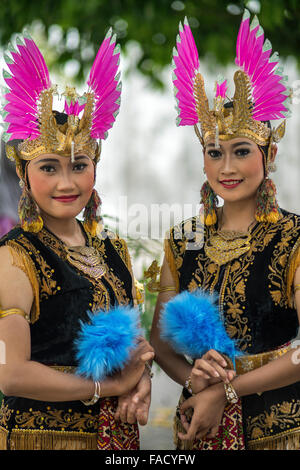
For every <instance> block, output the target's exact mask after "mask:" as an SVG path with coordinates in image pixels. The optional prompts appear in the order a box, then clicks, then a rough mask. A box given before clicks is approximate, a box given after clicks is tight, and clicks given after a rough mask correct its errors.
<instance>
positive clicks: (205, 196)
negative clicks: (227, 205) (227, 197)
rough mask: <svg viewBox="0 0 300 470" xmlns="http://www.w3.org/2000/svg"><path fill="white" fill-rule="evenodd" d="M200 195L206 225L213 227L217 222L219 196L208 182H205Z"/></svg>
mask: <svg viewBox="0 0 300 470" xmlns="http://www.w3.org/2000/svg"><path fill="white" fill-rule="evenodd" d="M200 194H201V201H200V204H203V205H204V223H205V225H213V224H215V223H216V222H217V213H216V209H217V203H218V199H217V195H216V193H215V192H214V191H213V190H212V188H211V186H210V184H209V182H208V181H205V183H204V184H203V186H202V188H201V191H200Z"/></svg>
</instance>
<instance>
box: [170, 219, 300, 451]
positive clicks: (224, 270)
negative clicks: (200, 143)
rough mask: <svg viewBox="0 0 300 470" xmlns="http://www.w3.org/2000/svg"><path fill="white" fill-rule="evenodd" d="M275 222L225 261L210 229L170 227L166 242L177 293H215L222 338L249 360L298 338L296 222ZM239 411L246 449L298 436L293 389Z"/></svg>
mask: <svg viewBox="0 0 300 470" xmlns="http://www.w3.org/2000/svg"><path fill="white" fill-rule="evenodd" d="M282 214H283V217H282V218H281V219H280V220H279V221H278V223H276V224H273V223H262V222H257V223H256V224H255V226H253V227H252V229H251V231H250V233H249V236H248V239H246V240H245V242H244V244H239V245H238V246H236V248H235V247H234V243H235V240H234V239H233V241H232V242H231V243H232V248H233V250H232V252H233V256H231V259H230V260H227V261H226V252H225V247H226V237H225V238H224V239H222V237H221V238H220V240H219V241H218V243H219V246H214V241H213V240H214V239H215V237H216V235H217V233H218V230H217V227H216V226H211V227H207V226H205V227H204V226H203V224H202V223H201V222H200V217H194V218H191V219H188V220H186V221H184V222H182V223H181V224H179V225H177V226H175V227H173V228H172V229H171V230H170V232H169V233H168V236H167V237H166V240H165V257H166V259H167V261H168V264H169V266H170V269H171V271H172V274H173V277H174V280H175V282H176V285H177V291H178V292H181V291H184V290H189V291H193V290H195V289H196V288H199V287H200V288H202V289H204V290H205V291H208V292H211V293H212V292H215V293H217V295H218V299H219V310H220V312H221V314H222V317H223V319H224V324H225V326H226V330H227V333H228V335H229V336H230V337H231V338H234V339H236V340H237V342H238V345H239V347H240V349H241V350H242V351H243V352H244V353H246V354H249V355H253V354H258V353H263V352H265V351H270V350H274V349H277V348H279V347H280V346H282V345H284V344H286V343H288V342H289V341H291V340H293V339H294V338H295V337H296V336H297V332H298V327H299V320H298V315H297V311H296V308H295V305H294V298H293V295H294V293H293V287H292V286H293V279H294V274H295V271H296V269H297V267H298V266H299V265H300V216H297V215H295V214H292V213H288V212H287V211H284V210H282ZM229 238H230V237H229ZM216 239H217V240H218V238H216ZM223 243H224V245H223ZM242 403H243V417H244V424H245V435H246V438H247V440H248V442H249V441H254V440H256V439H264V438H268V437H272V436H275V437H276V436H279V435H282V434H284V433H289V432H292V431H294V432H295V431H299V432H300V382H297V383H296V384H293V385H290V386H288V387H284V388H281V389H278V390H276V391H271V392H265V393H263V394H262V395H261V396H259V395H257V394H255V395H250V396H246V397H244V398H243V399H242Z"/></svg>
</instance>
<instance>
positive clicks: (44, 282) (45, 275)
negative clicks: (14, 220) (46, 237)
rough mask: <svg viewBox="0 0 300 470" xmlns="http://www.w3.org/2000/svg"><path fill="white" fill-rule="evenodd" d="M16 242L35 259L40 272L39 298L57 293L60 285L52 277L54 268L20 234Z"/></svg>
mask: <svg viewBox="0 0 300 470" xmlns="http://www.w3.org/2000/svg"><path fill="white" fill-rule="evenodd" d="M18 243H20V244H21V245H22V246H24V247H25V248H26V249H27V253H28V254H29V255H31V254H32V255H33V256H34V258H35V259H36V262H37V264H38V266H39V270H38V271H37V272H38V274H40V276H39V279H40V297H41V299H47V298H48V297H49V296H51V295H55V294H57V292H58V291H59V290H60V286H58V285H57V282H56V281H55V279H53V277H54V270H53V269H51V267H50V266H49V265H48V264H47V263H46V261H45V259H44V258H43V256H42V255H41V253H40V251H39V250H37V249H36V248H35V246H34V245H33V244H32V243H30V241H29V240H28V239H27V238H26V237H24V236H23V235H20V237H19V238H18Z"/></svg>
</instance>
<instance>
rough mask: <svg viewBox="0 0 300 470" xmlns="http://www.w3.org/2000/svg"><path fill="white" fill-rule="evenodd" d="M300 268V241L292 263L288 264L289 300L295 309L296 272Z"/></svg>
mask: <svg viewBox="0 0 300 470" xmlns="http://www.w3.org/2000/svg"><path fill="white" fill-rule="evenodd" d="M299 266H300V239H299V240H298V242H296V244H295V246H294V248H293V250H292V253H291V255H290V261H289V263H288V269H287V281H286V286H287V298H288V301H289V306H290V307H291V308H293V303H294V292H293V282H294V277H295V272H296V270H297V268H299Z"/></svg>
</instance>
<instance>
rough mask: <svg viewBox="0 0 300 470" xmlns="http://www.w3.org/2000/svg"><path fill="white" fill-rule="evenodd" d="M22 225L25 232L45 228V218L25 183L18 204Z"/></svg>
mask: <svg viewBox="0 0 300 470" xmlns="http://www.w3.org/2000/svg"><path fill="white" fill-rule="evenodd" d="M18 214H19V218H20V223H21V227H22V229H23V230H24V231H25V232H33V233H37V232H39V231H40V230H42V228H43V219H42V217H41V216H40V215H39V213H38V211H37V205H36V203H35V201H34V200H33V199H32V196H31V194H30V192H29V190H28V188H27V186H26V184H24V186H23V191H22V194H21V198H20V201H19V206H18Z"/></svg>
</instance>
